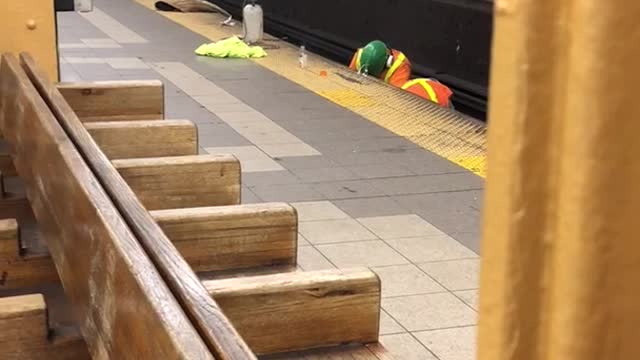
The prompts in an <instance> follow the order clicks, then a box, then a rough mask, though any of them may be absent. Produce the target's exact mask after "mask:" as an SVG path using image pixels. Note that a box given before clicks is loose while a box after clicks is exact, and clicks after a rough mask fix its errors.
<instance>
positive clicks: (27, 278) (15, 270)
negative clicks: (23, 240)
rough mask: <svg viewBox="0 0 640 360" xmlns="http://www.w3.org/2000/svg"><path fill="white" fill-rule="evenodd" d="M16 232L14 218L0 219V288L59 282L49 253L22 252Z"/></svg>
mask: <svg viewBox="0 0 640 360" xmlns="http://www.w3.org/2000/svg"><path fill="white" fill-rule="evenodd" d="M18 234H19V232H18V222H17V221H16V220H15V219H3V220H0V290H1V289H16V288H21V287H28V286H33V285H42V284H47V283H57V282H59V281H60V280H59V277H58V273H57V272H56V269H55V266H54V265H53V262H52V261H51V257H50V256H49V254H37V255H31V256H29V255H28V254H23V253H22V251H21V249H20V248H19V244H20V242H19V237H18Z"/></svg>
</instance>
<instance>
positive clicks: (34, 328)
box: [0, 294, 91, 360]
mask: <svg viewBox="0 0 640 360" xmlns="http://www.w3.org/2000/svg"><path fill="white" fill-rule="evenodd" d="M0 329H2V331H1V332H0V349H1V350H0V351H1V353H2V358H3V359H51V360H82V359H87V360H88V359H91V358H90V357H89V354H88V353H87V346H86V344H85V342H84V340H83V339H82V337H81V336H80V334H78V333H74V334H70V335H66V336H59V335H58V334H56V333H55V332H51V331H50V329H49V325H48V321H47V307H46V304H45V301H44V298H43V296H42V295H40V294H29V295H22V296H10V297H5V298H0Z"/></svg>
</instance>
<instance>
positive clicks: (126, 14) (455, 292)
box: [58, 0, 484, 360]
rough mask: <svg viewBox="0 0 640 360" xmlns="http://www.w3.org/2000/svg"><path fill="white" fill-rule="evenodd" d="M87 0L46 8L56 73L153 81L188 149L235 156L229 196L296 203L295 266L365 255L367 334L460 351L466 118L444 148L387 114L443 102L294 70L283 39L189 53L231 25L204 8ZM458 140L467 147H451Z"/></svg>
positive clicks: (473, 299)
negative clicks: (377, 299)
mask: <svg viewBox="0 0 640 360" xmlns="http://www.w3.org/2000/svg"><path fill="white" fill-rule="evenodd" d="M94 3H95V9H94V11H93V12H90V13H83V14H79V13H72V12H61V13H58V42H59V51H60V62H61V65H60V69H61V81H83V80H86V81H101V80H125V79H127V80H142V79H159V80H161V81H162V82H163V83H164V86H165V97H166V106H167V108H166V109H165V112H166V116H167V118H173V119H188V120H191V121H193V122H195V123H196V124H197V126H198V137H199V139H198V140H199V145H200V151H201V152H202V153H214V154H215V153H231V154H234V155H235V156H236V157H237V158H238V159H239V160H240V162H241V166H242V171H243V173H242V184H243V186H242V201H243V202H244V203H258V202H271V201H285V202H289V203H291V204H292V205H293V206H294V207H295V208H296V209H297V210H298V215H299V220H300V226H299V233H300V235H299V244H300V247H299V254H298V258H299V259H298V262H299V267H300V268H301V269H303V270H319V269H329V268H342V267H353V266H366V267H369V268H371V269H372V270H373V271H375V272H376V273H377V274H378V275H379V276H380V278H381V280H382V284H383V300H382V309H383V312H382V319H381V329H380V332H381V339H380V341H381V342H382V343H383V344H384V345H385V347H386V348H387V349H388V350H389V351H390V352H391V353H392V354H393V355H394V356H395V357H396V358H397V359H409V360H411V359H440V360H463V359H464V360H466V359H469V360H471V359H473V358H474V354H475V331H476V328H475V325H476V322H477V305H476V304H477V297H478V293H477V289H478V271H479V255H478V254H479V237H480V234H479V229H480V204H481V201H482V192H483V186H484V181H483V178H482V176H481V175H482V174H483V172H484V171H483V170H482V169H480V168H479V167H478V165H477V163H480V164H482V163H483V152H482V148H483V141H484V135H483V132H482V131H481V130H482V125H478V124H475V123H473V122H472V121H470V120H469V122H467V123H465V124H464V127H465V128H466V129H468V130H469V131H470V132H472V133H473V136H472V137H473V138H471V139H465V141H461V140H460V139H457V140H456V141H457V142H455V141H454V142H448V143H446V141H445V140H446V138H447V136H448V135H447V134H446V133H445V134H444V135H443V133H442V132H440V133H438V135H437V137H436V135H433V134H434V133H435V132H434V131H433V127H431V128H430V129H431V130H430V131H429V132H420V131H423V130H424V129H423V128H420V127H419V126H417V125H415V124H416V121H418V122H419V119H418V120H416V121H409V120H407V118H408V117H407V116H403V115H402V112H403V111H405V109H404V107H407V106H408V105H407V104H409V103H410V104H411V106H415V107H427V108H428V111H427V113H436V112H438V111H444V110H441V109H437V108H436V107H435V105H432V104H426V103H425V104H422V103H420V104H418V103H416V101H419V102H422V101H421V100H419V99H410V100H406V99H405V98H404V97H403V96H402V95H398V100H397V101H394V99H393V97H391V98H390V97H389V96H383V95H384V94H385V93H386V92H390V93H392V94H394V93H395V92H398V91H397V90H394V89H386V90H376V91H372V92H371V93H370V94H365V95H362V96H354V95H353V94H354V92H353V89H350V88H347V87H345V89H347V90H344V89H340V88H339V87H338V86H337V85H335V83H329V81H330V79H325V78H323V77H320V76H317V74H316V75H314V74H312V73H311V72H310V71H308V69H301V68H300V67H299V66H297V64H298V62H297V58H296V55H297V52H296V48H295V47H292V46H289V45H288V44H286V43H283V42H278V41H275V40H274V41H273V42H272V43H270V45H271V46H268V47H266V48H267V49H266V50H267V52H268V53H269V54H270V55H269V56H268V57H267V58H266V59H264V60H263V62H262V63H261V62H260V60H257V61H253V60H236V59H213V58H206V57H199V56H197V55H195V54H194V50H195V49H196V48H197V47H198V46H199V45H201V44H203V43H207V42H210V41H212V38H214V37H215V36H219V38H220V37H222V36H223V35H225V34H228V33H230V32H231V33H233V32H236V33H238V32H240V31H241V26H240V25H236V26H235V27H232V28H222V27H221V26H220V25H219V19H220V17H219V16H218V15H214V14H163V13H158V12H156V11H155V10H152V9H150V8H149V4H151V2H150V1H147V0H140V2H135V1H131V0H96V1H95V2H94ZM207 34H210V35H207ZM203 35H206V36H207V37H205V36H203ZM213 40H216V39H215V38H214V39H213ZM272 53H273V56H272ZM311 64H312V67H313V66H316V67H319V68H323V66H325V65H326V66H325V68H326V69H327V70H329V73H330V77H336V79H337V80H336V81H343V80H344V81H345V82H346V83H350V81H349V79H348V78H347V79H345V75H344V74H345V73H346V70H344V69H343V68H340V66H338V65H336V64H331V63H330V62H328V61H326V60H323V59H321V58H319V57H316V56H314V55H311ZM340 79H343V80H340ZM365 85H366V84H365ZM365 85H362V84H360V85H358V86H361V87H365ZM345 86H351V85H345ZM379 86H380V85H372V86H371V88H374V89H378V88H379ZM377 95H379V98H376V97H375V96H377ZM394 96H396V95H394ZM378 102H379V103H378ZM383 103H384V104H400V105H403V106H404V107H400V106H399V107H398V108H397V109H396V110H397V111H396V112H394V111H391V110H393V106H392V105H389V106H386V105H385V106H386V107H385V108H384V109H383V108H382V107H381V105H380V104H383ZM416 104H417V105H416ZM389 109H391V110H389ZM448 116H449V115H448ZM458 118H460V119H462V118H463V117H461V116H460V115H459V114H453V115H450V116H449V119H450V120H451V121H456V119H458ZM398 124H401V125H402V127H400V125H398ZM479 129H480V130H479ZM418 132H420V133H418ZM443 138H444V139H445V140H443V141H442V142H439V141H435V140H434V139H443ZM462 143H464V144H469V143H472V145H473V146H471V145H469V148H470V149H473V150H472V151H471V150H470V151H466V152H464V151H463V152H462V154H456V151H454V150H451V148H453V147H456V146H462V145H461V144H462ZM465 146H466V145H465ZM470 159H471V160H470ZM478 159H480V160H479V161H476V160H478ZM474 161H476V162H475V163H474ZM474 164H475V165H474Z"/></svg>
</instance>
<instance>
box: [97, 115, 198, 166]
mask: <svg viewBox="0 0 640 360" xmlns="http://www.w3.org/2000/svg"><path fill="white" fill-rule="evenodd" d="M85 127H86V129H87V131H89V133H90V134H91V136H92V137H93V139H94V140H95V142H96V143H97V144H98V146H99V147H100V149H101V150H102V151H103V152H104V153H105V154H106V155H107V157H108V158H109V159H127V158H148V157H161V156H181V155H196V154H198V130H197V127H196V126H195V124H194V123H192V122H191V121H189V120H163V121H142V120H140V121H107V122H91V123H87V124H85Z"/></svg>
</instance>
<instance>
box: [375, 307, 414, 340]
mask: <svg viewBox="0 0 640 360" xmlns="http://www.w3.org/2000/svg"><path fill="white" fill-rule="evenodd" d="M406 332H407V331H406V330H405V329H404V328H403V327H402V326H400V324H398V322H397V321H395V320H394V319H393V318H392V317H391V316H390V315H389V314H387V313H386V312H385V311H384V310H382V309H380V335H390V334H402V333H406Z"/></svg>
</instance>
